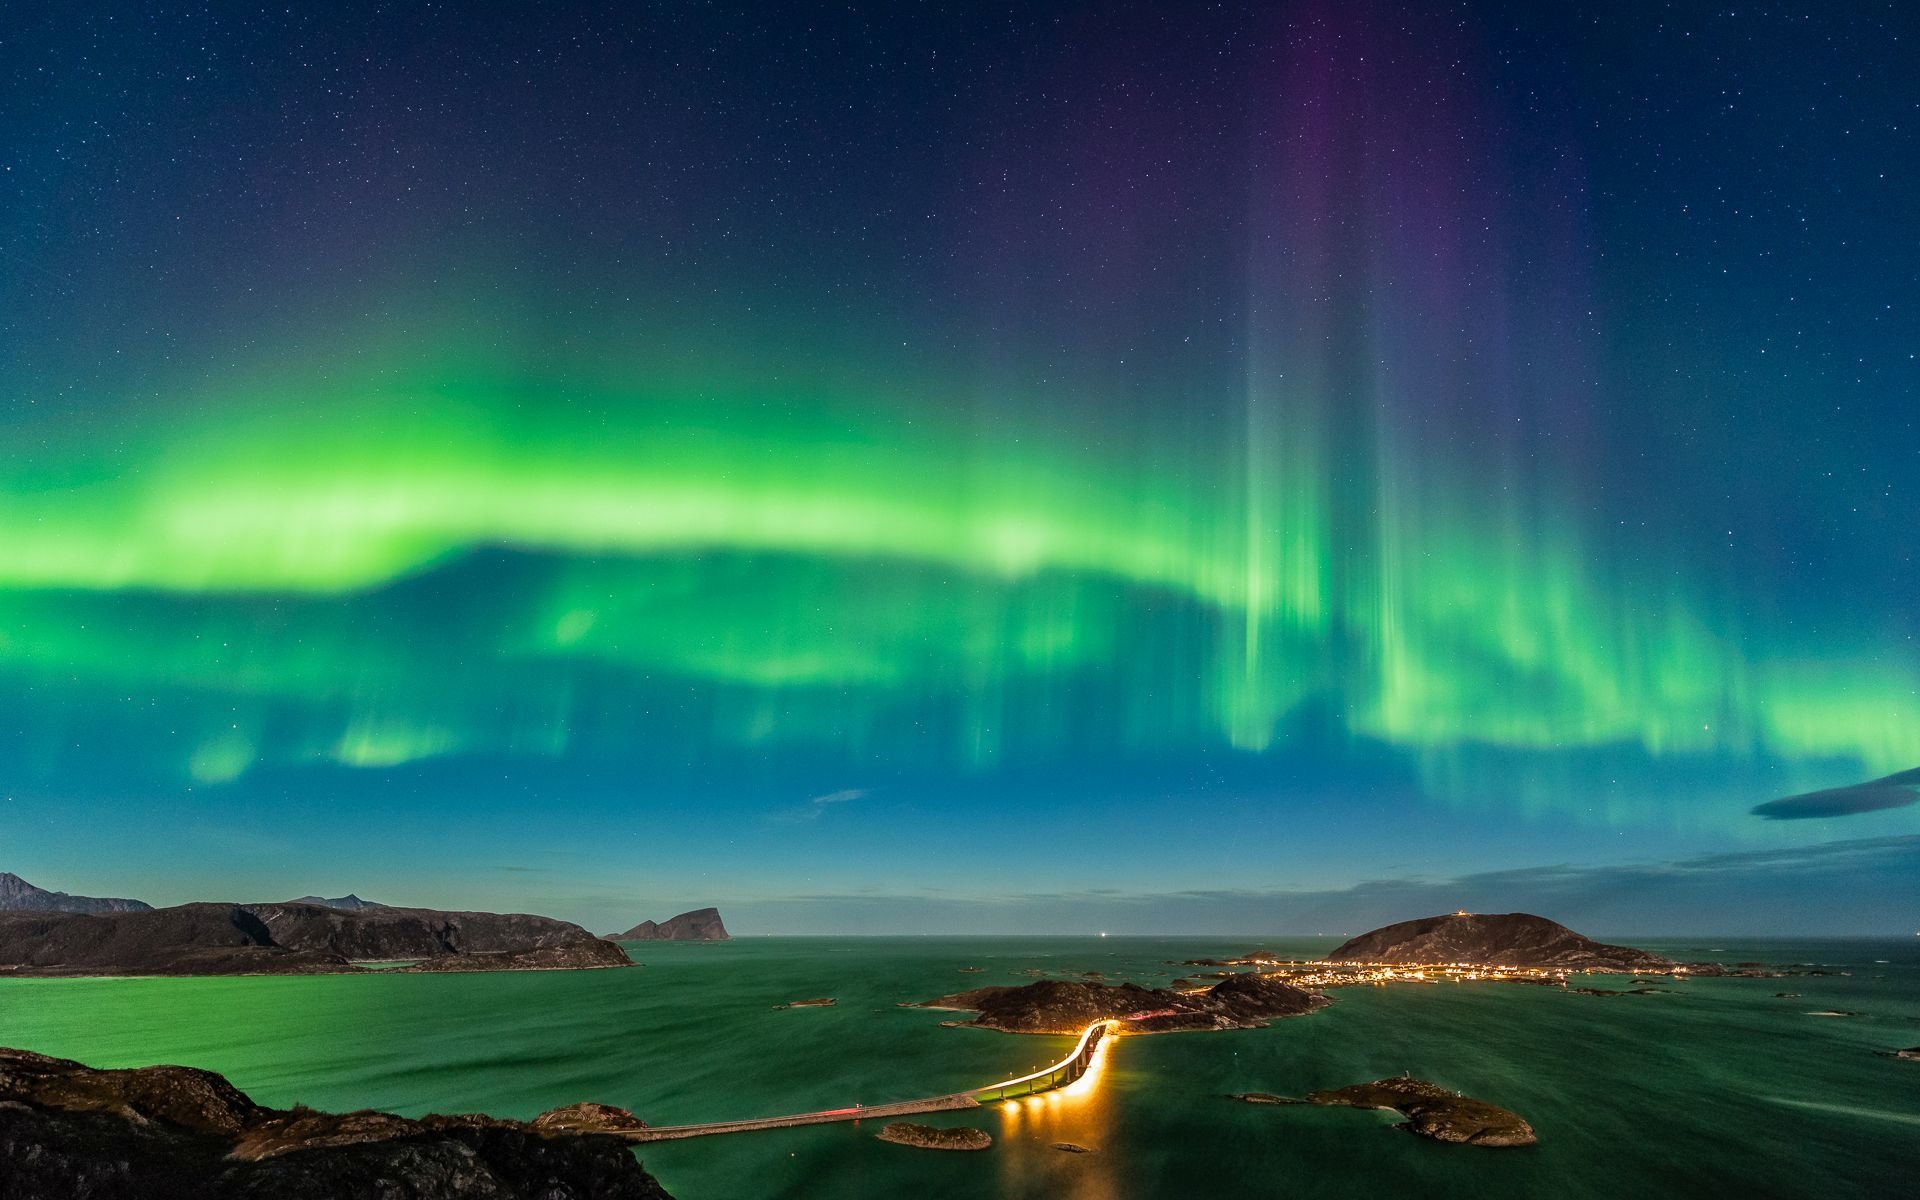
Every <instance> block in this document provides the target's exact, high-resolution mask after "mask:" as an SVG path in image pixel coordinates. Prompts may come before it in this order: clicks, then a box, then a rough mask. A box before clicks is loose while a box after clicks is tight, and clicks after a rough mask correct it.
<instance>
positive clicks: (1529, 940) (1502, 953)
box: [1327, 913, 1674, 972]
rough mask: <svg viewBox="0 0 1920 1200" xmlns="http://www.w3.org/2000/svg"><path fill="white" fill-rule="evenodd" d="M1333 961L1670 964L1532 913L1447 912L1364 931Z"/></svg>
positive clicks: (1591, 966) (1597, 967) (1595, 967)
mask: <svg viewBox="0 0 1920 1200" xmlns="http://www.w3.org/2000/svg"><path fill="white" fill-rule="evenodd" d="M1327 957H1328V958H1329V959H1331V960H1332V961H1334V962H1376V963H1397V964H1399V963H1404V964H1422V963H1425V964H1437V963H1467V964H1472V965H1476V966H1505V967H1534V968H1543V969H1547V970H1560V971H1628V972H1634V971H1659V970H1661V969H1663V968H1671V967H1673V966H1674V963H1673V962H1672V961H1671V960H1669V959H1665V958H1662V957H1660V956H1659V955H1658V954H1650V953H1648V952H1647V951H1645V950H1636V949H1634V948H1633V947H1631V946H1609V945H1606V944H1605V943H1603V942H1596V941H1594V940H1592V939H1591V938H1587V937H1583V936H1581V935H1580V934H1577V933H1575V932H1574V931H1573V930H1571V929H1568V928H1567V927H1566V926H1565V925H1561V924H1559V923H1557V922H1554V921H1549V920H1547V919H1546V918H1545V917H1536V916H1534V915H1532V914H1531V913H1448V914H1447V915H1445V916H1440V917H1422V918H1421V919H1419V920H1417V921H1402V922H1400V923H1399V924H1397V925H1388V926H1386V927H1385V928H1382V929H1375V930H1373V931H1372V932H1370V933H1363V934H1361V935H1360V936H1359V937H1357V938H1353V939H1352V940H1350V941H1348V942H1346V943H1344V944H1343V945H1341V946H1340V948H1339V949H1337V950H1335V951H1334V952H1333V953H1332V954H1330V955H1328V956H1327Z"/></svg>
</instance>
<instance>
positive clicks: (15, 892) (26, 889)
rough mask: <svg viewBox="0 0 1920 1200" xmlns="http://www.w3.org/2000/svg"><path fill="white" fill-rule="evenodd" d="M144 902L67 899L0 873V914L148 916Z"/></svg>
mask: <svg viewBox="0 0 1920 1200" xmlns="http://www.w3.org/2000/svg"><path fill="white" fill-rule="evenodd" d="M152 909H153V905H151V904H148V903H147V902H146V901H144V900H120V899H114V898H111V897H104V896H69V895H67V894H66V893H65V892H50V891H48V890H47V889H45V888H41V887H35V886H33V885H32V884H31V883H28V882H27V881H26V880H24V879H22V878H20V877H19V876H18V875H15V874H14V873H13V872H11V871H0V912H68V913H116V912H150V911H152Z"/></svg>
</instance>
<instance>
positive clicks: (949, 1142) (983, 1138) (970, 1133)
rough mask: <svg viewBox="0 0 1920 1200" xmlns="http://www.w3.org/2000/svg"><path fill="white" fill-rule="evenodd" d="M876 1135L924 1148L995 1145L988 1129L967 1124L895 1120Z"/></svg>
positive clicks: (885, 1139) (974, 1147) (966, 1148)
mask: <svg viewBox="0 0 1920 1200" xmlns="http://www.w3.org/2000/svg"><path fill="white" fill-rule="evenodd" d="M874 1136H875V1137H877V1138H879V1139H880V1140H881V1141H883V1142H894V1143H897V1144H899V1145H902V1146H918V1147H920V1148H921V1149H922V1150H985V1149H986V1148H987V1147H988V1146H991V1145H993V1136H992V1135H991V1134H989V1133H988V1132H987V1131H986V1130H984V1129H974V1128H971V1127H969V1126H965V1125H963V1126H960V1127H959V1128H957V1129H936V1128H935V1127H934V1126H932V1125H915V1124H913V1123H912V1122H911V1121H895V1122H893V1123H892V1124H891V1125H888V1126H887V1127H886V1128H884V1129H882V1130H881V1131H880V1132H879V1133H876V1134H874Z"/></svg>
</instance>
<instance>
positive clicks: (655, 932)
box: [607, 908, 733, 942]
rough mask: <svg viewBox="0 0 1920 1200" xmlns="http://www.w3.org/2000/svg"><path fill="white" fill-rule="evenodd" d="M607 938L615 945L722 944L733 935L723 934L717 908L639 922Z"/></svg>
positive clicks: (698, 909)
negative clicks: (643, 943) (631, 943)
mask: <svg viewBox="0 0 1920 1200" xmlns="http://www.w3.org/2000/svg"><path fill="white" fill-rule="evenodd" d="M607 937H608V939H609V940H611V941H616V942H726V941H732V940H733V935H732V934H729V933H728V932H727V927H726V925H725V924H724V923H723V922H722V921H721V920H720V910H719V909H717V908H696V909H694V910H693V911H691V912H683V913H681V914H680V915H679V916H677V917H669V918H668V919H667V920H665V921H662V922H659V923H657V924H656V923H655V922H653V921H642V922H640V923H639V924H638V925H635V926H634V927H633V928H632V929H629V930H627V931H626V932H625V933H610V934H608V935H607Z"/></svg>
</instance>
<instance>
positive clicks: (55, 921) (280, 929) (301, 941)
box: [0, 904, 632, 975]
mask: <svg viewBox="0 0 1920 1200" xmlns="http://www.w3.org/2000/svg"><path fill="white" fill-rule="evenodd" d="M378 960H388V961H392V960H416V961H418V962H420V963H421V964H422V965H423V966H426V964H433V963H440V964H443V965H440V966H438V967H435V966H426V969H429V970H433V969H439V970H444V969H448V968H449V967H451V968H452V969H459V970H550V969H556V968H566V967H620V966H630V965H632V960H630V959H629V958H628V957H627V955H626V952H625V951H623V950H621V949H620V947H618V946H616V945H614V944H613V943H611V942H607V941H602V940H601V939H599V938H596V937H594V936H593V935H592V934H590V933H588V932H587V931H586V930H584V929H582V928H580V926H578V925H573V924H569V923H568V922H565V921H556V920H554V919H553V918H551V917H537V916H530V915H527V914H524V913H504V914H503V913H474V912H440V911H437V910H434V909H412V908H375V909H365V910H361V911H344V910H340V909H332V908H323V907H320V906H319V905H313V904H182V905H178V906H176V907H173V908H160V909H152V910H149V911H146V912H125V913H97V914H96V913H0V972H3V973H9V974H15V975H248V974H275V975H282V974H294V975H313V974H341V973H346V972H351V971H355V970H357V969H358V968H357V967H355V966H354V965H353V964H354V963H355V962H357V961H378ZM447 960H455V961H457V963H458V965H457V966H455V965H454V962H452V961H447ZM403 969H404V968H403Z"/></svg>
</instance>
